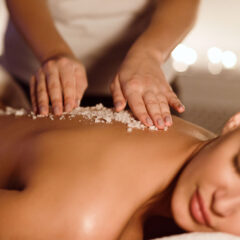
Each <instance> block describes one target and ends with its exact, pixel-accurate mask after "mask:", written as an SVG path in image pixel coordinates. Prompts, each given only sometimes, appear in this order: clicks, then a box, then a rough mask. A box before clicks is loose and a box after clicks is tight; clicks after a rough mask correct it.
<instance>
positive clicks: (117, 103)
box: [115, 102, 122, 110]
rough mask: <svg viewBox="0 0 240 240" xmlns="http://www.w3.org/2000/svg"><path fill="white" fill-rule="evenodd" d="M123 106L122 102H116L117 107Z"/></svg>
mask: <svg viewBox="0 0 240 240" xmlns="http://www.w3.org/2000/svg"><path fill="white" fill-rule="evenodd" d="M121 106H122V103H121V102H116V104H115V108H116V109H117V110H118V109H119V108H120V107H121Z"/></svg>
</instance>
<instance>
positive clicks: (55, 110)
mask: <svg viewBox="0 0 240 240" xmlns="http://www.w3.org/2000/svg"><path fill="white" fill-rule="evenodd" d="M53 112H54V114H55V115H60V114H61V113H60V108H59V107H58V106H56V107H54V108H53Z"/></svg>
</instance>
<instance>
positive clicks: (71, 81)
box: [60, 64, 76, 112]
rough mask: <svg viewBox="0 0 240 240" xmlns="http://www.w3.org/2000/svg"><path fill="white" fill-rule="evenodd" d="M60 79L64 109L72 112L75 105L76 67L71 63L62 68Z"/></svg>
mask: <svg viewBox="0 0 240 240" xmlns="http://www.w3.org/2000/svg"><path fill="white" fill-rule="evenodd" d="M60 79H61V84H62V89H63V96H64V109H65V111H66V112H71V111H72V110H73V108H74V106H75V93H76V79H75V76H74V67H73V66H72V65H70V64H68V65H65V66H64V67H62V68H60Z"/></svg>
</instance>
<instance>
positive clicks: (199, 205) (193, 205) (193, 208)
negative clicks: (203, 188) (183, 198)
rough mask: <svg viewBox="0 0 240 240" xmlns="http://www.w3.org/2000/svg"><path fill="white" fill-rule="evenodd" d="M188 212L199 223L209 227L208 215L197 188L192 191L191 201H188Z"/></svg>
mask: <svg viewBox="0 0 240 240" xmlns="http://www.w3.org/2000/svg"><path fill="white" fill-rule="evenodd" d="M190 212H191V215H192V217H193V219H194V220H195V221H196V222H197V223H199V224H201V225H206V226H208V227H210V221H209V217H208V215H207V212H206V209H205V206H204V202H203V200H202V198H201V195H200V193H199V191H198V189H197V190H196V191H195V192H194V194H193V196H192V199H191V202H190Z"/></svg>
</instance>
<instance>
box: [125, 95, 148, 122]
mask: <svg viewBox="0 0 240 240" xmlns="http://www.w3.org/2000/svg"><path fill="white" fill-rule="evenodd" d="M127 100H128V105H129V107H130V108H131V110H132V112H133V114H134V115H135V117H136V118H138V119H139V120H140V121H141V122H142V123H143V124H145V125H146V126H152V125H153V122H152V120H151V118H150V116H149V114H148V112H147V110H146V107H145V104H144V101H143V99H142V96H141V95H140V94H139V93H136V92H133V93H132V94H130V95H128V96H127Z"/></svg>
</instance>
